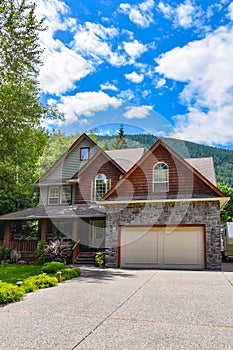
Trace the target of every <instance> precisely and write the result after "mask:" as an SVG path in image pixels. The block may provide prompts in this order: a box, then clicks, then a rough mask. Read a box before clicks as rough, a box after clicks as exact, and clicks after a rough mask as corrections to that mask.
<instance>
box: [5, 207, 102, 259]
mask: <svg viewBox="0 0 233 350" xmlns="http://www.w3.org/2000/svg"><path fill="white" fill-rule="evenodd" d="M0 220H2V221H3V222H4V234H3V245H4V246H6V247H9V248H11V249H16V250H17V251H20V253H21V259H22V260H24V261H26V262H27V263H33V262H34V261H35V250H36V247H37V244H38V242H39V241H46V242H47V243H49V242H51V241H54V240H57V239H63V240H67V241H69V242H71V244H72V257H71V262H72V263H75V262H76V260H77V259H78V258H79V256H80V259H81V257H82V256H83V255H85V253H87V254H88V253H89V255H90V254H91V253H92V254H93V253H94V252H95V251H98V250H99V249H103V248H104V246H105V209H104V207H102V206H98V205H88V204H85V205H78V204H76V205H72V206H70V205H66V206H49V207H44V206H40V207H36V208H30V209H26V210H22V211H19V212H15V213H10V214H7V215H3V216H1V217H0Z"/></svg>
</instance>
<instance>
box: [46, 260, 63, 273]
mask: <svg viewBox="0 0 233 350" xmlns="http://www.w3.org/2000/svg"><path fill="white" fill-rule="evenodd" d="M64 268H65V264H63V263H61V262H58V261H52V262H49V263H46V264H45V265H44V266H43V267H42V272H45V273H56V272H58V271H60V270H62V269H64Z"/></svg>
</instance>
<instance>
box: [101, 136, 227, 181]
mask: <svg viewBox="0 0 233 350" xmlns="http://www.w3.org/2000/svg"><path fill="white" fill-rule="evenodd" d="M125 138H126V139H127V146H128V148H131V147H132V148H133V147H145V148H146V149H149V148H150V147H151V146H152V145H153V144H154V143H155V141H156V140H157V137H156V136H154V135H145V134H138V135H125ZM162 139H163V140H164V142H166V143H167V144H168V145H169V146H170V147H171V148H173V149H174V150H175V151H176V152H177V153H178V154H179V155H181V156H182V157H183V158H200V157H213V159H214V166H215V171H216V177H217V182H222V183H226V184H229V185H230V186H231V187H233V151H231V150H226V149H222V148H217V147H212V146H205V145H200V144H197V143H194V142H189V141H182V140H179V139H173V138H162ZM114 140H115V137H114V136H98V141H100V142H101V143H102V144H103V145H107V146H108V147H107V148H108V149H111V145H112V143H113V141H114Z"/></svg>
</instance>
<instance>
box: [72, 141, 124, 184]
mask: <svg viewBox="0 0 233 350" xmlns="http://www.w3.org/2000/svg"><path fill="white" fill-rule="evenodd" d="M100 157H102V158H103V159H104V160H102V161H100V162H99V161H98V158H100ZM104 162H105V163H106V162H110V163H111V164H112V165H113V166H114V167H116V168H117V169H118V170H119V171H120V172H121V173H122V174H125V173H126V172H125V170H124V169H123V168H122V167H121V166H120V165H119V164H118V163H117V162H115V160H113V159H112V158H111V157H109V155H108V154H107V153H106V152H104V151H103V150H102V149H101V148H99V149H98V152H96V153H95V154H94V155H93V157H91V158H90V159H89V160H88V162H87V163H86V164H85V165H84V166H83V167H82V168H81V169H79V170H78V171H77V172H76V174H74V176H73V177H72V179H71V180H74V179H78V177H79V176H81V175H82V174H83V173H84V172H85V171H86V170H88V168H90V167H91V166H93V165H94V164H95V163H97V164H98V169H99V170H100V169H101V167H102V166H103V165H104Z"/></svg>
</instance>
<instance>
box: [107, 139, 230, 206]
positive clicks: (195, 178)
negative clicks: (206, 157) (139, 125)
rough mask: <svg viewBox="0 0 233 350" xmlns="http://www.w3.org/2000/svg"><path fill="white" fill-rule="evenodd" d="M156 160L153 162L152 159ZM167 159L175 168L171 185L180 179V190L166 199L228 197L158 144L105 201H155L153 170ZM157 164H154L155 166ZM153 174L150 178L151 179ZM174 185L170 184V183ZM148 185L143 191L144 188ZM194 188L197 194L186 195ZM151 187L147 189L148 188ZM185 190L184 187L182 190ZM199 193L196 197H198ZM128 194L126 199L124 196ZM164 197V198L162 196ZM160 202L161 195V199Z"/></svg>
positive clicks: (176, 190)
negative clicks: (130, 199)
mask: <svg viewBox="0 0 233 350" xmlns="http://www.w3.org/2000/svg"><path fill="white" fill-rule="evenodd" d="M152 157H153V159H152ZM166 159H167V160H168V161H169V159H170V164H171V174H170V169H169V176H170V180H171V183H172V185H173V187H174V179H175V178H176V181H177V183H176V184H175V185H178V183H179V182H180V183H179V189H178V188H171V189H169V192H168V193H165V194H163V196H162V197H163V198H165V199H166V198H168V197H169V196H170V198H172V196H173V198H174V196H175V195H176V196H178V195H180V192H179V190H180V191H181V192H182V195H183V196H185V195H191V196H193V195H196V196H199V197H201V196H203V195H206V196H210V197H213V196H214V197H216V196H217V197H224V194H223V193H222V192H221V191H219V190H218V189H217V188H216V186H214V184H212V183H211V182H210V181H209V180H208V179H207V178H206V177H204V176H203V175H202V174H201V173H200V172H199V171H198V170H197V169H195V168H193V167H192V166H191V165H190V164H189V163H188V162H187V161H185V160H184V159H183V158H182V157H180V156H179V155H178V154H177V153H176V152H175V151H174V150H172V149H171V148H170V147H169V146H168V145H167V144H166V143H165V142H163V141H162V140H160V139H159V140H158V141H157V142H156V143H155V144H154V145H153V146H152V147H151V148H150V149H149V151H147V152H146V153H145V154H144V155H143V156H142V158H141V159H140V160H139V161H138V162H137V164H135V165H134V166H133V167H132V168H131V169H130V170H129V171H128V172H127V173H126V174H125V175H124V176H123V177H122V179H121V180H120V181H119V182H118V183H117V185H116V186H114V187H113V188H112V189H111V190H110V191H109V192H108V193H106V194H105V196H104V197H103V200H109V199H111V198H117V197H122V196H124V195H125V196H127V195H128V197H130V198H132V197H134V198H136V197H138V198H142V197H143V196H144V197H146V198H149V197H150V195H151V194H152V196H153V198H155V197H156V194H154V193H152V190H151V188H150V186H152V181H153V180H152V169H153V165H152V164H156V162H159V161H164V162H166ZM153 162H154V163H153ZM148 174H150V175H148ZM169 182H170V181H169ZM145 183H146V185H145V186H144V187H143V184H145ZM192 185H193V186H194V192H193V191H192V193H185V191H184V189H185V188H187V189H188V191H189V192H191V190H192V188H191V186H192ZM146 186H147V187H146ZM182 186H184V187H182ZM195 192H196V193H195ZM123 194H124V195H123ZM160 197H161V195H160ZM157 198H158V195H157Z"/></svg>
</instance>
